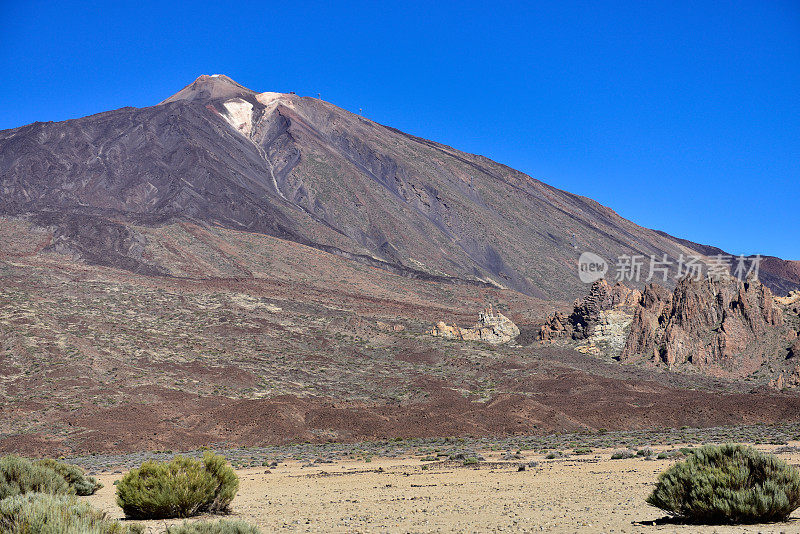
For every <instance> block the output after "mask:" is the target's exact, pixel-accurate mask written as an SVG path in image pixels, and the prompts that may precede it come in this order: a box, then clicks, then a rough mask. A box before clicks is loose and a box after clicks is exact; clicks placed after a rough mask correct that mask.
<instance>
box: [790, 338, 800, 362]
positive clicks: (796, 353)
mask: <svg viewBox="0 0 800 534" xmlns="http://www.w3.org/2000/svg"><path fill="white" fill-rule="evenodd" d="M797 357H800V336H799V337H798V338H797V340H796V341H795V342H794V343H793V344H792V346H791V347H790V348H789V355H788V356H787V358H797Z"/></svg>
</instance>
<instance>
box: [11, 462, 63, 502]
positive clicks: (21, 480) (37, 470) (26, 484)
mask: <svg viewBox="0 0 800 534" xmlns="http://www.w3.org/2000/svg"><path fill="white" fill-rule="evenodd" d="M34 492H37V493H51V494H66V493H75V489H74V488H72V487H71V486H70V485H69V484H68V483H67V481H66V480H65V479H64V477H62V476H61V475H59V474H58V473H56V472H55V471H54V470H52V469H50V468H47V467H44V466H41V465H36V464H34V463H33V462H31V461H30V460H27V459H25V458H20V457H19V456H14V455H9V456H4V457H2V458H0V499H5V498H6V497H13V496H15V495H22V494H25V493H34Z"/></svg>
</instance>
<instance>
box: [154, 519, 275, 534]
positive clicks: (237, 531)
mask: <svg viewBox="0 0 800 534" xmlns="http://www.w3.org/2000/svg"><path fill="white" fill-rule="evenodd" d="M165 534H261V531H260V530H259V529H258V527H254V526H253V525H251V524H249V523H245V522H244V521H226V520H224V519H220V520H219V521H217V522H216V523H212V522H211V521H198V522H196V523H184V524H182V525H175V526H171V527H167V531H166V532H165Z"/></svg>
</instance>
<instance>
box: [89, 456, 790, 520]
mask: <svg viewBox="0 0 800 534" xmlns="http://www.w3.org/2000/svg"><path fill="white" fill-rule="evenodd" d="M760 448H762V449H768V448H769V447H760ZM610 453H611V451H599V452H598V453H596V454H592V455H587V456H576V457H572V458H568V459H557V460H545V459H544V458H542V457H541V456H540V455H533V454H526V455H525V456H526V457H525V460H524V461H510V462H500V461H499V454H498V453H486V454H484V456H485V458H486V460H487V461H486V462H485V463H482V464H481V465H479V466H478V467H477V468H474V467H464V466H462V465H460V464H458V463H453V462H448V463H446V464H433V465H430V467H429V468H428V469H427V470H423V469H422V466H423V465H426V463H425V462H421V461H420V458H418V457H417V458H407V459H374V460H372V461H371V462H365V461H341V462H336V463H334V464H321V465H315V466H313V467H303V466H302V465H301V464H300V463H299V462H288V463H286V464H282V465H280V466H278V467H276V468H272V469H271V470H270V472H268V473H265V470H266V469H264V468H261V469H245V470H240V471H239V472H238V473H239V476H240V478H241V489H240V491H239V494H238V496H237V497H236V499H235V500H234V502H233V508H234V514H233V516H232V517H234V518H237V519H244V520H246V521H249V522H252V523H254V524H256V525H259V526H260V527H261V528H262V530H263V531H264V532H273V531H289V532H559V533H560V532H581V533H584V532H585V533H599V532H605V533H638V532H643V533H651V532H652V533H662V532H669V533H672V532H678V533H687V534H688V533H694V532H704V533H712V532H713V533H721V534H722V533H733V532H736V533H739V532H748V533H757V532H759V533H765V534H766V533H773V532H774V533H780V532H785V533H791V532H800V513H798V512H796V513H795V514H794V515H793V518H794V519H793V521H791V522H789V523H782V524H775V525H753V526H748V527H697V526H685V525H673V524H659V525H652V524H642V523H647V522H652V521H654V520H657V519H659V518H662V517H663V516H664V514H663V513H661V512H660V511H659V510H657V509H655V508H652V507H650V506H648V505H646V504H645V502H644V499H645V497H646V496H647V495H648V493H649V491H650V489H651V487H652V483H653V481H655V479H656V476H657V474H658V473H659V472H661V471H663V470H664V469H666V468H667V467H668V466H669V465H670V464H671V463H673V462H672V461H670V460H652V461H649V460H643V459H639V458H635V459H628V460H610V459H609V458H610ZM523 454H524V452H523ZM782 457H783V458H784V459H785V460H787V461H789V462H790V463H795V464H797V463H800V454H799V453H792V454H786V455H782ZM532 460H533V461H538V462H539V465H538V466H536V467H529V468H528V469H527V470H525V471H518V466H519V464H520V463H527V462H529V461H532ZM120 476H121V475H120V474H105V475H101V476H100V479H101V481H102V482H103V483H104V484H105V487H104V488H103V489H102V490H100V492H99V493H98V494H97V495H95V496H92V497H89V498H88V500H89V501H90V502H91V503H92V504H93V505H95V506H97V507H99V508H102V509H104V510H107V511H108V512H109V514H110V515H112V516H114V517H122V514H121V510H120V509H119V508H118V507H117V506H116V505H115V504H114V486H113V482H114V480H116V479H118V478H120ZM175 522H176V521H169V522H165V521H149V522H145V523H146V525H147V527H148V529H149V530H148V531H149V532H151V533H161V532H163V530H164V526H165V525H167V524H172V523H175Z"/></svg>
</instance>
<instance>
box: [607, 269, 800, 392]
mask: <svg viewBox="0 0 800 534" xmlns="http://www.w3.org/2000/svg"><path fill="white" fill-rule="evenodd" d="M784 331H785V329H784V328H783V314H782V312H781V310H780V309H779V307H778V306H777V305H776V302H775V298H774V297H773V295H772V292H771V291H770V290H769V288H768V287H766V286H764V285H763V284H761V283H760V282H758V281H757V280H748V281H746V282H741V281H739V280H736V279H733V278H728V279H723V280H708V279H705V280H700V281H697V280H694V279H691V278H684V279H683V280H681V281H680V282H679V283H678V285H677V286H676V287H675V290H674V291H673V292H672V294H670V293H668V292H667V291H666V290H665V289H664V288H662V287H660V286H656V285H650V286H648V287H647V288H646V289H645V291H644V293H643V294H642V298H641V299H640V306H639V307H638V308H637V310H636V313H635V315H634V319H633V323H632V325H631V329H630V332H629V334H628V339H627V341H626V344H625V348H624V349H623V351H622V355H621V357H620V359H621V360H623V361H636V360H640V359H642V358H644V359H647V360H651V361H653V362H658V363H664V364H666V365H668V366H670V367H672V366H680V365H683V364H692V365H693V366H695V367H697V368H699V369H701V370H704V371H706V372H708V373H709V374H720V375H729V376H740V377H742V376H747V375H749V374H751V373H752V372H753V371H755V370H756V369H758V368H759V367H760V366H761V364H763V363H764V362H765V361H767V360H769V359H775V358H778V357H781V356H785V354H786V353H785V342H784V341H782V335H783V334H784V333H785V332H784Z"/></svg>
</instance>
